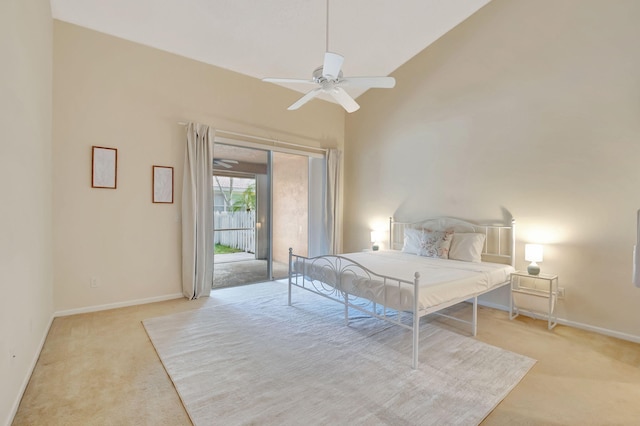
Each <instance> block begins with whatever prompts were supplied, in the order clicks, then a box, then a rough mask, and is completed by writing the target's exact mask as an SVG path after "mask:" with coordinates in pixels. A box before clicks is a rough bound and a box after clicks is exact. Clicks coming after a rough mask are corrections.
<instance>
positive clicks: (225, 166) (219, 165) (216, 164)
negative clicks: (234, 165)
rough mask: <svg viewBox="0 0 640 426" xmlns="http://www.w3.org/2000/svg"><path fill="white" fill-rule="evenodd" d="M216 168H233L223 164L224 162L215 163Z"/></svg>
mask: <svg viewBox="0 0 640 426" xmlns="http://www.w3.org/2000/svg"><path fill="white" fill-rule="evenodd" d="M213 165H214V166H218V167H224V168H225V169H230V168H231V166H230V165H229V164H227V163H223V162H222V161H214V162H213Z"/></svg>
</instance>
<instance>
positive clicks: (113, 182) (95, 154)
mask: <svg viewBox="0 0 640 426" xmlns="http://www.w3.org/2000/svg"><path fill="white" fill-rule="evenodd" d="M117 181H118V150H117V149H115V148H105V147H102V146H93V147H92V152H91V187H92V188H108V189H116V186H117Z"/></svg>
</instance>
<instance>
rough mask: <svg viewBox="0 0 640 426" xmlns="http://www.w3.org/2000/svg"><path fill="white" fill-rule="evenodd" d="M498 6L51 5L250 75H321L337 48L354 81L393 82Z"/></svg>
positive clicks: (234, 1)
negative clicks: (408, 65)
mask: <svg viewBox="0 0 640 426" xmlns="http://www.w3.org/2000/svg"><path fill="white" fill-rule="evenodd" d="M489 1H490V0H330V2H329V5H328V8H327V2H326V0H162V1H158V0H109V1H105V0H51V8H52V13H53V17H54V18H55V19H58V20H61V21H66V22H70V23H73V24H77V25H80V26H83V27H86V28H90V29H93V30H96V31H100V32H103V33H106V34H110V35H113V36H116V37H120V38H124V39H127V40H130V41H134V42H137V43H141V44H144V45H147V46H152V47H155V48H158V49H161V50H165V51H168V52H172V53H175V54H178V55H181V56H185V57H188V58H191V59H195V60H198V61H202V62H205V63H208V64H211V65H216V66H218V67H222V68H225V69H228V70H232V71H236V72H238V73H241V74H245V75H248V76H252V77H256V78H264V77H294V78H311V73H312V72H313V70H314V69H315V68H316V67H318V66H320V65H322V61H323V58H324V52H325V49H326V47H327V46H326V45H327V41H328V49H329V50H330V51H333V52H336V53H339V54H341V55H343V56H344V57H345V62H344V65H343V68H342V69H343V72H344V75H345V76H368V75H375V76H377V75H381V76H384V75H389V74H391V73H392V72H393V71H394V70H396V69H397V68H398V67H399V66H401V65H402V64H404V63H405V62H407V61H408V60H409V59H411V58H412V57H413V56H414V55H416V54H417V53H419V52H420V51H422V50H423V49H424V48H425V47H427V46H429V45H430V44H431V43H433V42H434V41H435V40H437V39H438V38H439V37H441V36H442V35H443V34H445V33H446V32H447V31H449V30H450V29H452V28H453V27H455V26H456V25H458V24H459V23H460V22H462V21H463V20H465V19H466V18H467V17H469V16H470V15H472V14H473V13H475V12H476V11H477V10H478V9H480V8H481V7H482V6H484V5H485V4H487V3H488V2H489ZM327 10H328V12H329V13H328V19H327ZM327 22H328V32H327ZM265 84H272V83H265ZM286 86H287V87H289V88H291V89H294V90H297V91H300V92H304V91H306V90H308V89H309V88H308V86H303V87H300V85H295V84H293V85H292V84H289V85H286ZM362 91H363V90H361V89H358V90H349V93H350V94H351V95H352V96H354V97H357V96H358V95H360V94H361V93H362Z"/></svg>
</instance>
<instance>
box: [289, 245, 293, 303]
mask: <svg viewBox="0 0 640 426" xmlns="http://www.w3.org/2000/svg"><path fill="white" fill-rule="evenodd" d="M292 260H293V248H291V247H289V302H288V303H289V306H291V265H292V263H291V261H292Z"/></svg>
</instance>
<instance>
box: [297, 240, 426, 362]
mask: <svg viewBox="0 0 640 426" xmlns="http://www.w3.org/2000/svg"><path fill="white" fill-rule="evenodd" d="M419 282H420V274H419V273H415V275H414V280H413V281H408V280H402V279H398V278H394V277H389V276H384V275H379V274H376V273H374V272H372V271H371V270H369V269H367V268H366V267H364V266H362V265H360V264H359V263H357V262H354V261H353V260H350V259H348V258H346V257H342V256H319V257H314V258H308V257H305V256H300V255H296V254H294V253H293V249H289V285H288V303H289V305H291V303H292V301H291V290H292V287H293V286H296V287H299V288H302V289H305V290H308V291H310V292H312V293H315V294H318V295H320V296H323V297H325V298H327V299H330V300H333V301H335V302H338V303H341V304H343V305H344V319H345V323H346V324H348V323H349V309H350V308H351V309H355V310H357V311H360V312H362V313H364V314H367V315H369V316H372V317H375V318H378V319H381V320H384V321H387V322H389V323H391V324H394V325H397V326H400V327H403V328H406V329H409V330H411V332H412V345H413V348H412V349H413V350H412V362H411V367H412V368H414V369H415V368H417V366H418V346H419V331H420V330H419V321H420V317H421V316H422V315H421V312H420V310H419ZM416 312H417V314H414V313H416Z"/></svg>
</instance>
